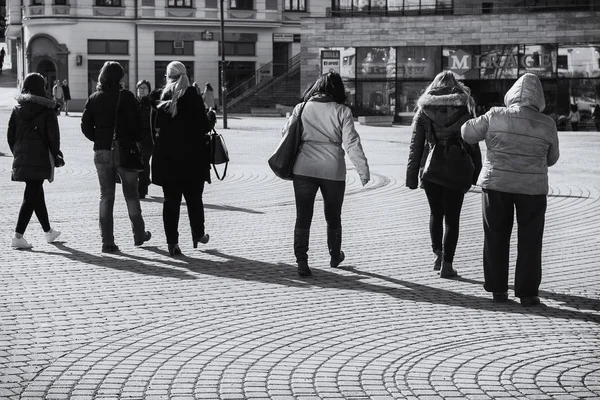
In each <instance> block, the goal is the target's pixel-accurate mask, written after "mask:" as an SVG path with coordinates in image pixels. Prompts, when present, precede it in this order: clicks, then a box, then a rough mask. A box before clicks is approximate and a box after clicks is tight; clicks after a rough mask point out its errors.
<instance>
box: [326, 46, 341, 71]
mask: <svg viewBox="0 0 600 400" xmlns="http://www.w3.org/2000/svg"><path fill="white" fill-rule="evenodd" d="M328 72H337V73H338V74H339V73H340V52H339V51H338V50H323V51H322V52H321V73H322V74H326V73H328Z"/></svg>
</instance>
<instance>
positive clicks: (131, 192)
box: [81, 61, 152, 253]
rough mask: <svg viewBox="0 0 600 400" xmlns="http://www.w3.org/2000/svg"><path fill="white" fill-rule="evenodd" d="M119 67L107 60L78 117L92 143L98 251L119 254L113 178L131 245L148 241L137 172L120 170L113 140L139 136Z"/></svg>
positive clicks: (139, 124) (136, 108) (137, 121)
mask: <svg viewBox="0 0 600 400" xmlns="http://www.w3.org/2000/svg"><path fill="white" fill-rule="evenodd" d="M124 75H125V74H124V72H123V67H121V64H119V63H118V62H115V61H107V62H105V63H104V65H103V66H102V69H101V70H100V74H99V75H98V87H97V90H96V92H94V93H92V95H91V96H90V97H89V98H88V100H87V102H86V103H85V107H84V110H83V115H82V116H81V131H82V132H83V134H84V135H85V136H86V137H87V138H88V139H89V140H91V141H92V142H94V164H95V165H96V171H97V172H98V181H99V182H100V216H99V219H100V232H101V235H102V252H104V253H114V252H117V251H119V247H118V246H117V245H116V244H115V237H114V226H113V225H114V222H113V208H114V204H115V187H116V182H117V176H118V177H119V179H120V181H121V183H122V186H123V195H124V196H125V203H126V204H127V211H128V213H129V219H130V221H131V226H132V230H133V238H134V244H135V245H136V246H141V245H142V244H143V243H144V242H146V241H148V240H150V237H151V236H152V235H151V234H150V232H148V231H146V230H145V224H144V218H143V217H142V208H141V206H140V199H139V197H138V172H137V171H133V170H128V169H124V168H121V166H120V154H119V146H116V145H115V142H114V140H115V139H116V140H118V141H134V142H140V141H141V140H142V137H143V133H142V121H141V117H140V109H139V105H138V102H137V100H136V98H135V95H134V94H133V93H131V92H130V91H129V90H125V89H121V87H122V86H121V85H122V84H121V80H122V79H123V77H124Z"/></svg>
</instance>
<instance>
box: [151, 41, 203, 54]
mask: <svg viewBox="0 0 600 400" xmlns="http://www.w3.org/2000/svg"><path fill="white" fill-rule="evenodd" d="M154 54H155V55H178V56H193V55H194V42H193V41H191V40H190V41H187V40H186V41H183V40H157V41H155V42H154Z"/></svg>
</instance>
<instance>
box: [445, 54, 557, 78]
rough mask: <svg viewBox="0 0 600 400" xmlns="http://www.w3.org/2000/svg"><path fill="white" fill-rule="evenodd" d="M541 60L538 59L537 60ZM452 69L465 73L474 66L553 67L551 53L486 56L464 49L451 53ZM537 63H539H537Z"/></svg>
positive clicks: (460, 73)
mask: <svg viewBox="0 0 600 400" xmlns="http://www.w3.org/2000/svg"><path fill="white" fill-rule="evenodd" d="M536 59H537V60H539V61H537V60H536ZM449 64H450V65H449V66H450V70H451V71H452V72H455V73H457V74H458V75H463V74H465V73H467V72H469V71H470V70H471V69H473V68H502V69H509V68H517V67H518V66H521V67H522V68H525V69H527V68H533V67H538V66H539V67H543V68H552V55H551V54H539V55H535V56H534V55H533V54H518V55H517V54H507V55H503V54H487V55H486V56H483V57H482V56H481V55H471V54H469V53H467V52H466V51H464V50H460V49H459V50H457V51H455V52H454V53H453V54H451V55H450V60H449ZM536 64H537V65H536Z"/></svg>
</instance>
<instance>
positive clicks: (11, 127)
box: [6, 108, 17, 154]
mask: <svg viewBox="0 0 600 400" xmlns="http://www.w3.org/2000/svg"><path fill="white" fill-rule="evenodd" d="M6 137H7V139H8V147H9V148H10V151H11V152H12V153H13V154H14V151H13V148H14V146H15V140H16V139H17V111H16V110H15V109H14V108H13V111H12V113H11V114H10V119H9V120H8V131H7V134H6Z"/></svg>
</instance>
